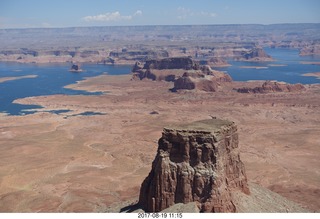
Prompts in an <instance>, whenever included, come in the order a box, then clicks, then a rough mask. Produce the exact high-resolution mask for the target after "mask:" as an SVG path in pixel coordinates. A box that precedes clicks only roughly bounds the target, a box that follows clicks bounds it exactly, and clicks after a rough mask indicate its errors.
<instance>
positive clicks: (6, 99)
mask: <svg viewBox="0 0 320 219" xmlns="http://www.w3.org/2000/svg"><path fill="white" fill-rule="evenodd" d="M265 50H266V52H267V53H268V54H269V55H271V56H272V57H273V58H274V59H275V60H276V61H274V62H238V61H232V60H229V63H230V64H231V65H232V66H229V67H225V68H217V69H218V70H222V71H226V72H227V73H228V74H230V75H231V77H232V78H233V80H235V81H247V80H277V81H285V82H288V83H302V84H313V83H320V80H319V79H317V78H316V77H305V76H302V74H304V73H312V72H320V66H319V65H310V64H301V62H302V61H307V62H320V57H319V56H304V57H300V56H299V51H298V50H295V49H278V48H277V49H270V48H265ZM270 65H271V66H270ZM272 65H285V66H272ZM241 66H259V67H265V68H263V69H248V68H240V67H241ZM69 68H70V64H41V65H39V64H19V63H5V62H0V78H1V77H19V76H26V75H37V77H36V78H26V79H19V80H13V81H6V82H3V83H0V112H5V113H8V114H10V115H21V114H30V113H34V111H30V109H36V108H40V106H30V105H20V104H13V103H12V101H14V100H15V99H19V98H24V97H31V96H42V95H53V94H66V95H99V93H89V92H86V91H78V90H71V89H66V88H64V86H66V85H69V84H73V83H76V81H80V80H83V79H84V78H85V77H94V76H98V75H101V74H103V73H104V72H108V74H110V75H121V74H128V73H129V72H130V71H131V66H111V65H98V64H83V65H82V68H83V69H84V70H85V71H83V72H81V73H71V72H69ZM64 112H65V111H60V110H58V111H57V112H55V111H52V113H57V114H58V113H64ZM90 115H91V114H90Z"/></svg>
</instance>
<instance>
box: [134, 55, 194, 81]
mask: <svg viewBox="0 0 320 219" xmlns="http://www.w3.org/2000/svg"><path fill="white" fill-rule="evenodd" d="M199 69H200V66H199V63H197V62H195V61H194V60H193V59H191V58H189V57H172V58H164V59H151V60H148V61H146V62H145V63H144V64H142V63H141V62H136V64H135V65H134V67H133V69H132V72H133V79H140V80H142V79H144V78H148V79H151V80H157V81H160V80H165V81H174V80H175V78H176V77H178V76H181V75H182V74H183V72H184V71H186V70H199Z"/></svg>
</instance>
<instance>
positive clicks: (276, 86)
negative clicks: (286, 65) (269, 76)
mask: <svg viewBox="0 0 320 219" xmlns="http://www.w3.org/2000/svg"><path fill="white" fill-rule="evenodd" d="M304 90H306V88H305V87H304V86H303V85H302V84H288V83H284V82H277V81H266V82H264V83H263V84H262V85H261V86H259V87H254V88H249V87H243V88H238V89H237V91H238V92H239V93H275V92H298V91H304Z"/></svg>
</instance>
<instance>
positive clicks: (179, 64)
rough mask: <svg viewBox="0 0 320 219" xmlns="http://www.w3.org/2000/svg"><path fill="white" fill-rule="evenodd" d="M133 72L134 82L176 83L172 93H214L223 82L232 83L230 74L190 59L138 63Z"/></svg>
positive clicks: (179, 58) (177, 58)
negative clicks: (148, 80) (192, 91)
mask: <svg viewBox="0 0 320 219" xmlns="http://www.w3.org/2000/svg"><path fill="white" fill-rule="evenodd" d="M132 72H133V76H132V79H133V80H143V79H151V80H154V81H171V82H174V87H173V88H172V89H171V90H172V91H177V90H180V89H185V90H193V89H196V90H202V91H207V92H214V91H216V90H217V89H218V87H219V86H220V84H221V82H231V81H232V78H231V77H230V76H229V75H228V74H225V73H223V72H220V71H215V70H212V69H211V68H210V66H208V65H199V63H198V62H195V61H194V60H193V59H191V58H190V57H173V58H165V59H161V60H148V61H146V62H145V63H144V64H143V63H142V62H136V64H135V65H134V67H133V68H132Z"/></svg>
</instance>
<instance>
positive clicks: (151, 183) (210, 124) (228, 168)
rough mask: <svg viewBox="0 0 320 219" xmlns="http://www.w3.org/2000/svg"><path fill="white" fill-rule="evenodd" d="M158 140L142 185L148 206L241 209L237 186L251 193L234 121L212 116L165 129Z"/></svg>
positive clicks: (154, 208)
mask: <svg viewBox="0 0 320 219" xmlns="http://www.w3.org/2000/svg"><path fill="white" fill-rule="evenodd" d="M158 144H159V145H158V152H157V155H156V157H155V160H154V161H153V163H152V169H151V172H150V173H149V175H148V177H147V178H146V179H145V180H144V181H143V183H142V185H141V190H140V197H139V204H140V205H141V207H142V208H144V210H145V211H147V212H158V211H161V210H163V209H165V208H168V207H170V206H172V205H174V204H176V203H189V202H197V203H198V207H199V209H200V211H201V212H236V207H235V205H234V204H233V201H232V197H231V193H232V191H233V190H237V191H242V192H244V193H246V194H249V189H248V184H247V178H246V174H245V168H244V165H243V163H242V162H241V160H240V156H239V148H238V133H237V126H236V125H235V124H234V123H233V122H230V121H227V120H220V119H211V120H203V121H198V122H194V123H191V124H188V125H183V126H179V127H172V128H164V130H163V133H162V137H161V138H160V139H159V143H158Z"/></svg>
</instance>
